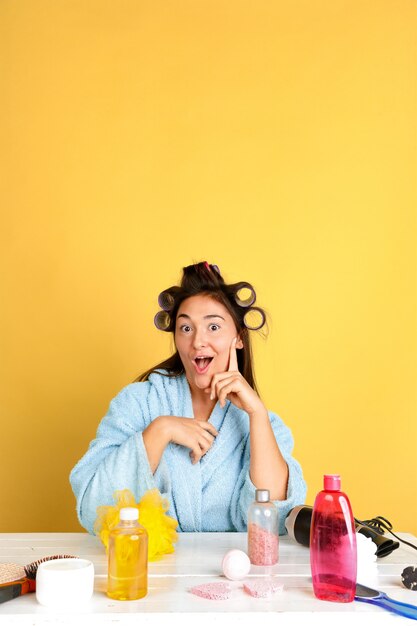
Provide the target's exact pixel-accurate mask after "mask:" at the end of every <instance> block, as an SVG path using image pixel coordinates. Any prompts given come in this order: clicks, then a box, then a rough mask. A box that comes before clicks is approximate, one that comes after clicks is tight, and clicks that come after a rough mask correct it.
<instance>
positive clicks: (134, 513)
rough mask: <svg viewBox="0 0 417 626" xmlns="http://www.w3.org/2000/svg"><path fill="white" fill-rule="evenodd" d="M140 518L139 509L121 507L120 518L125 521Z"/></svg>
mask: <svg viewBox="0 0 417 626" xmlns="http://www.w3.org/2000/svg"><path fill="white" fill-rule="evenodd" d="M138 519H139V511H138V510H137V509H135V508H134V507H133V506H132V507H125V508H124V509H120V520H121V521H123V522H128V521H130V522H132V521H135V520H138Z"/></svg>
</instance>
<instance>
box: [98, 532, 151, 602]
mask: <svg viewBox="0 0 417 626" xmlns="http://www.w3.org/2000/svg"><path fill="white" fill-rule="evenodd" d="M147 592H148V535H147V533H146V530H145V529H144V528H143V527H141V526H138V525H137V524H135V525H133V526H132V524H129V525H128V526H125V525H123V524H119V526H117V527H116V528H115V529H114V530H112V531H111V533H110V536H109V570H108V585H107V595H108V596H109V598H112V599H113V600H139V598H143V597H144V596H146V594H147Z"/></svg>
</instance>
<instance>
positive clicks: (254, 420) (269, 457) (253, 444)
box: [249, 408, 288, 500]
mask: <svg viewBox="0 0 417 626" xmlns="http://www.w3.org/2000/svg"><path fill="white" fill-rule="evenodd" d="M249 421H250V478H251V481H252V482H253V484H254V485H255V487H256V488H257V489H269V491H270V496H271V500H285V499H286V497H287V496H286V494H287V484H288V466H287V463H286V462H285V459H284V457H283V456H282V454H281V451H280V449H279V446H278V444H277V442H276V439H275V435H274V431H273V430H272V426H271V422H270V420H269V415H268V412H267V410H266V409H265V408H264V409H263V410H260V411H258V412H257V413H254V414H252V415H250V416H249Z"/></svg>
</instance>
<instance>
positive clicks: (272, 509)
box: [248, 489, 279, 565]
mask: <svg viewBox="0 0 417 626" xmlns="http://www.w3.org/2000/svg"><path fill="white" fill-rule="evenodd" d="M278 536H279V535H278V510H277V508H276V506H275V504H274V503H273V502H271V501H270V499H269V490H268V489H257V490H256V492H255V501H254V502H252V504H251V505H250V507H249V510H248V556H249V558H250V562H251V563H252V565H275V564H276V563H278Z"/></svg>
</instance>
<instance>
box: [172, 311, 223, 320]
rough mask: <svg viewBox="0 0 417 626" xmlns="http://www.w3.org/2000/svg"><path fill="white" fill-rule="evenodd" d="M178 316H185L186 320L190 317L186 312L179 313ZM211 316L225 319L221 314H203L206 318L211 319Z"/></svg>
mask: <svg viewBox="0 0 417 626" xmlns="http://www.w3.org/2000/svg"><path fill="white" fill-rule="evenodd" d="M178 317H186V318H187V319H188V320H189V319H191V317H190V316H189V315H187V314H186V313H180V314H179V315H178ZM213 317H219V318H220V319H221V320H223V321H225V320H224V317H222V316H221V315H205V316H204V317H203V319H205V320H208V319H212V318H213Z"/></svg>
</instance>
